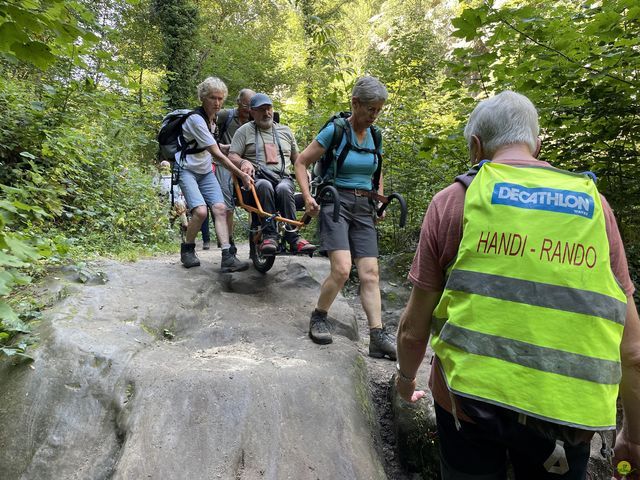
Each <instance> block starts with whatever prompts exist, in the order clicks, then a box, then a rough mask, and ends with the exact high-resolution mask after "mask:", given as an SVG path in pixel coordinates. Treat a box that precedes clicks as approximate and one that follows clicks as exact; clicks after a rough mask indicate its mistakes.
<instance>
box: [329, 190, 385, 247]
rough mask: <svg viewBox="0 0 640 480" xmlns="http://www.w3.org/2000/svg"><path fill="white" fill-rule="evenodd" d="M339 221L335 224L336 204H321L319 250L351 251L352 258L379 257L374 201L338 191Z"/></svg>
mask: <svg viewBox="0 0 640 480" xmlns="http://www.w3.org/2000/svg"><path fill="white" fill-rule="evenodd" d="M338 192H339V195H340V219H339V220H338V221H337V222H334V221H333V219H332V216H333V203H332V202H322V204H321V205H320V251H323V252H332V251H334V250H349V251H351V257H352V258H362V257H376V258H377V257H378V237H377V233H376V227H375V222H374V218H375V209H374V206H373V202H372V200H371V199H369V198H367V197H361V196H357V195H356V194H355V193H353V192H347V191H344V190H339V191H338Z"/></svg>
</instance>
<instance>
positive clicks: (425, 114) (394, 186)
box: [367, 0, 468, 253]
mask: <svg viewBox="0 0 640 480" xmlns="http://www.w3.org/2000/svg"><path fill="white" fill-rule="evenodd" d="M417 18H419V19H421V21H419V22H416V19H417ZM375 32H376V35H377V43H376V44H373V45H371V47H370V49H369V51H368V55H367V66H368V68H369V70H370V72H371V73H372V74H373V75H375V76H377V77H378V78H379V79H380V80H381V81H382V82H383V83H384V84H385V85H386V86H387V89H388V90H389V100H388V101H387V104H386V106H385V109H384V111H383V114H382V115H381V117H380V118H379V120H378V123H379V125H381V126H383V127H384V136H383V139H384V152H385V164H384V165H385V167H384V174H385V180H384V184H385V187H384V188H385V192H392V191H397V192H400V193H401V194H402V195H403V196H404V197H405V200H406V201H407V205H408V208H409V215H408V221H407V227H405V229H404V230H400V229H399V228H398V227H397V218H398V216H397V214H394V211H393V207H390V209H389V210H390V211H389V214H388V219H387V220H385V221H384V222H383V223H381V224H380V226H379V230H380V232H381V247H382V250H383V251H384V252H386V253H391V252H396V251H411V250H413V249H414V247H415V245H416V243H417V241H418V237H419V232H420V226H421V224H422V219H423V217H424V212H425V210H426V207H427V205H428V203H429V202H430V200H431V197H432V196H433V195H434V194H435V193H436V192H437V191H438V190H440V189H442V188H443V187H445V186H446V185H448V184H450V183H451V182H452V181H453V178H454V177H455V176H456V175H458V174H459V173H461V172H463V171H465V170H466V169H467V167H468V165H467V163H466V157H467V155H466V153H465V152H464V145H462V143H461V141H460V136H459V134H458V130H459V128H460V120H459V118H460V117H459V116H458V114H459V111H460V107H459V104H458V103H457V102H456V101H455V99H454V98H453V96H452V95H449V94H443V95H436V94H435V92H437V91H438V90H439V88H440V85H441V84H442V83H443V82H444V80H445V76H444V74H443V69H444V63H443V58H444V57H445V55H446V51H447V45H446V37H445V36H444V35H443V32H442V30H441V29H439V28H438V27H437V25H436V23H435V20H434V18H433V15H432V11H431V10H430V9H429V8H428V7H427V6H426V2H423V1H420V0H414V1H410V2H402V3H400V2H397V3H395V2H388V3H386V4H385V6H384V9H383V12H382V14H381V16H380V17H379V18H378V20H377V22H376V25H375Z"/></svg>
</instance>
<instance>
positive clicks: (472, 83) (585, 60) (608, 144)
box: [443, 0, 640, 251]
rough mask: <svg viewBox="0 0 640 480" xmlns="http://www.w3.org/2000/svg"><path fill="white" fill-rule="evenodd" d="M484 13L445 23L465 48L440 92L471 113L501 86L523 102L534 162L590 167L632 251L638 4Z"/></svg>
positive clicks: (638, 205) (552, 5)
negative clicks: (532, 132) (533, 123)
mask: <svg viewBox="0 0 640 480" xmlns="http://www.w3.org/2000/svg"><path fill="white" fill-rule="evenodd" d="M512 5H515V6H512ZM483 8H484V7H480V8H467V9H465V10H464V11H463V12H462V13H461V15H460V16H459V17H458V18H457V19H456V20H454V22H453V23H454V25H455V26H456V27H457V28H458V31H457V32H455V35H456V36H458V37H461V38H465V39H467V40H473V44H469V45H466V46H465V47H462V48H457V49H456V50H454V52H453V53H454V60H453V61H452V62H451V63H450V66H449V69H450V72H451V73H452V74H453V75H454V76H455V78H453V79H451V80H449V81H447V82H445V84H444V85H443V88H444V89H445V91H447V92H451V93H452V94H454V95H456V94H462V95H465V94H466V95H468V98H469V106H470V108H471V107H472V106H473V105H475V104H476V103H477V96H478V95H480V98H483V97H485V96H487V95H491V94H493V93H497V92H499V91H501V90H504V89H513V90H516V91H519V92H521V93H523V94H525V95H527V96H528V97H529V98H530V99H531V100H532V101H533V102H534V104H535V105H536V107H537V108H538V111H539V113H540V116H541V118H540V125H541V128H542V135H543V137H544V141H543V151H542V155H543V157H542V158H543V159H545V160H549V161H551V162H552V163H554V164H555V165H556V166H559V167H562V168H568V169H574V170H585V169H588V170H593V171H594V172H595V173H596V174H597V175H598V177H599V179H600V181H599V188H600V189H601V190H602V191H603V193H605V194H606V195H607V198H608V199H609V202H610V203H611V204H612V206H613V207H614V210H615V211H616V214H617V218H618V222H619V225H620V227H621V231H622V234H623V238H625V240H626V242H627V244H628V245H629V244H631V245H634V244H635V243H638V244H640V237H639V236H638V234H637V232H639V231H640V220H639V219H640V217H638V215H637V211H638V210H639V209H640V187H639V185H638V183H637V182H636V181H635V178H636V176H637V170H638V167H639V166H640V158H639V148H638V145H640V122H638V118H637V112H638V111H640V104H639V102H640V99H639V98H638V95H637V92H638V90H639V88H640V83H639V81H638V77H637V72H638V71H640V56H639V55H638V53H637V52H638V51H639V50H640V22H638V16H639V15H640V11H639V10H640V7H638V5H637V2H633V1H630V0H610V1H607V2H589V3H585V4H582V3H579V2H569V1H560V2H547V3H546V4H544V3H541V2H537V3H536V6H535V10H533V9H532V7H530V6H527V5H525V6H522V3H516V4H511V3H507V4H505V6H503V7H501V8H499V9H493V8H492V9H488V10H487V11H486V15H485V14H484V12H483ZM479 10H480V12H479ZM479 18H481V19H482V21H481V25H478V19H479ZM474 29H475V32H474ZM491 56H493V58H492V57H491ZM462 86H466V89H467V91H466V92H465V91H464V90H463V91H462V92H461V87H462ZM631 251H638V250H637V249H632V250H631Z"/></svg>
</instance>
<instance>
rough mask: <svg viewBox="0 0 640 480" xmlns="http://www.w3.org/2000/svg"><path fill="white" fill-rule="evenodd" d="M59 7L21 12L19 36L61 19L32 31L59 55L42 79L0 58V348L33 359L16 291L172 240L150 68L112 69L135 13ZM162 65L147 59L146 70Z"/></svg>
mask: <svg viewBox="0 0 640 480" xmlns="http://www.w3.org/2000/svg"><path fill="white" fill-rule="evenodd" d="M47 5H48V7H47ZM56 5H57V6H60V5H62V3H61V2H50V3H47V4H46V5H45V4H44V3H43V2H26V3H25V2H23V4H22V6H21V7H20V8H21V9H27V10H29V11H33V13H34V15H35V17H34V18H35V20H34V22H35V23H34V24H33V25H31V24H30V25H22V26H21V27H20V28H21V31H22V34H24V35H32V34H33V31H32V29H33V28H36V27H35V26H34V25H35V24H37V23H38V22H39V21H40V20H41V18H40V16H39V15H44V16H46V17H47V18H49V19H50V20H51V22H53V23H48V24H46V25H45V27H46V28H45V27H43V28H42V29H40V30H39V31H38V32H36V33H38V34H39V35H40V36H39V37H38V38H39V39H40V40H39V41H42V42H45V43H46V44H47V45H49V47H50V51H51V52H53V53H54V54H55V59H54V60H55V63H50V64H47V65H45V64H42V65H41V66H43V67H44V66H48V68H47V70H46V71H44V72H40V71H38V70H35V69H33V68H31V67H30V66H29V65H28V64H26V63H24V62H22V61H21V59H20V57H19V55H18V53H19V51H18V50H16V49H14V48H13V47H11V49H10V50H7V49H5V50H0V51H2V52H4V53H5V57H4V59H5V61H1V60H0V71H1V72H2V76H0V111H2V113H3V115H2V116H0V188H1V189H2V200H1V201H0V320H1V324H0V348H1V349H2V350H1V351H2V352H3V353H5V354H7V355H26V353H25V351H24V349H25V348H26V346H27V345H28V341H25V340H24V338H22V337H21V336H20V335H21V334H22V333H25V332H27V331H28V330H29V328H28V326H27V324H26V321H27V320H29V319H31V318H33V311H34V310H33V308H34V307H31V306H30V302H24V301H22V300H20V298H21V293H20V292H22V291H24V289H25V288H26V286H27V285H28V284H29V283H30V281H31V278H32V277H33V276H34V275H40V274H41V273H42V271H43V268H44V267H46V265H48V264H51V263H52V262H53V263H55V262H61V261H65V260H64V259H65V258H68V256H69V255H72V256H80V255H83V256H88V255H95V254H96V253H99V254H114V253H118V252H121V253H123V254H125V255H126V254H127V253H126V252H131V251H132V250H136V251H139V250H141V249H144V250H145V251H150V250H153V248H154V246H156V245H157V247H155V248H163V245H164V244H166V242H167V241H168V239H169V238H170V234H169V233H170V232H169V231H168V222H167V214H166V212H167V210H168V206H166V205H161V203H160V200H159V198H158V196H157V195H156V193H155V191H154V189H153V188H152V187H151V175H150V172H149V165H150V163H151V159H152V158H153V157H154V156H155V151H156V146H155V143H154V142H153V140H152V139H153V138H154V136H155V131H156V128H157V123H156V122H157V121H158V119H159V118H160V116H161V112H162V110H163V108H162V99H161V95H160V91H159V90H158V87H157V86H155V85H154V84H153V83H145V82H144V77H143V75H142V72H143V67H142V66H138V65H136V64H134V63H123V64H121V67H122V68H119V69H117V70H113V69H112V67H113V63H112V62H111V60H112V59H113V55H114V53H113V52H116V51H118V47H119V46H121V45H123V44H126V42H127V40H128V39H129V38H131V37H126V35H125V32H126V31H127V30H126V29H122V30H119V31H118V34H117V35H116V34H115V33H114V32H115V31H116V30H115V29H112V28H111V26H114V27H115V26H116V25H117V24H118V22H121V21H123V18H125V17H126V14H127V13H131V12H132V11H133V10H132V8H133V5H129V4H127V3H123V2H114V1H109V0H105V1H103V2H87V5H88V7H89V8H85V6H83V5H82V4H80V3H78V4H76V3H69V2H66V3H65V5H64V6H65V7H66V8H62V9H61V10H60V9H59V10H60V11H58V10H55V8H54V7H55V6H56ZM49 7H51V8H49ZM3 9H7V12H9V13H6V12H5V10H3ZM51 9H53V10H51ZM54 10H55V12H57V13H56V15H57V14H59V15H58V16H55V15H54V13H55V12H54ZM62 10H63V11H62ZM138 13H140V12H139V11H138ZM0 14H2V15H4V16H3V17H2V16H0V18H2V19H4V20H6V19H7V18H11V19H12V21H13V22H14V23H16V22H17V21H18V20H19V19H20V18H22V17H19V15H18V13H16V9H15V8H13V7H7V6H6V5H5V4H0ZM94 14H95V15H96V16H95V17H94ZM52 16H53V17H52ZM109 16H111V18H110V20H108V21H105V19H106V18H108V17H109ZM50 17H51V18H50ZM54 17H55V18H54ZM96 17H98V18H100V19H101V23H100V24H97V23H94V20H93V19H94V18H96ZM39 19H40V20H39ZM22 20H24V18H22ZM42 21H43V22H44V20H42ZM65 22H66V23H65ZM74 22H82V32H83V36H82V37H81V38H82V39H83V43H82V45H79V46H76V45H75V44H74V42H76V41H77V39H78V38H80V37H78V36H73V35H70V34H69V32H76V30H74V28H77V29H80V27H77V25H78V24H79V23H74ZM63 23H64V24H65V25H66V24H67V23H68V24H69V25H72V26H73V25H76V27H74V28H70V27H69V28H67V27H65V26H64V25H63ZM16 24H17V23H16ZM0 27H1V25H0ZM37 28H40V27H37ZM56 28H59V29H60V32H58V31H57V30H56V31H55V32H54V30H55V29H56ZM30 29H31V30H30ZM47 29H51V31H49V30H47ZM61 32H62V33H61ZM65 32H67V33H65ZM90 32H97V33H98V34H99V35H100V42H99V43H98V44H94V45H92V44H91V42H89V41H88V40H89V39H93V38H94V36H93V34H92V33H90ZM54 33H55V35H54ZM135 33H136V32H135V31H132V32H131V35H133V36H134V38H138V39H139V38H140V35H138V37H135ZM65 42H66V43H65ZM4 45H5V46H6V42H5V44H4ZM63 47H64V48H63ZM139 51H141V50H139ZM38 52H39V50H38V51H37V52H36V54H38ZM139 58H141V59H142V60H144V56H143V55H140V56H139ZM37 62H39V61H37ZM37 62H36V63H37ZM32 63H33V62H32ZM154 65H157V62H155V63H154V62H153V61H151V60H150V59H147V61H146V63H145V66H147V67H153V66H154ZM134 71H138V72H139V74H136V77H135V81H134V79H133V77H132V76H131V75H130V73H131V72H134ZM148 245H151V246H152V247H151V248H149V247H148ZM21 289H22V290H21ZM35 308H36V310H37V308H38V307H35ZM25 342H26V343H25Z"/></svg>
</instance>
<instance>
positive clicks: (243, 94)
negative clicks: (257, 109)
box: [236, 88, 256, 105]
mask: <svg viewBox="0 0 640 480" xmlns="http://www.w3.org/2000/svg"><path fill="white" fill-rule="evenodd" d="M255 94H256V92H254V91H253V90H251V89H250V88H243V89H242V90H240V91H239V92H238V96H237V98H236V103H237V104H238V105H240V104H241V103H242V100H243V99H246V100H247V103H248V102H250V101H251V97H253V96H254V95H255Z"/></svg>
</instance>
